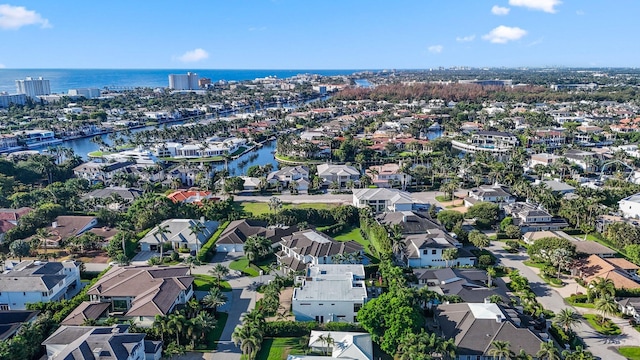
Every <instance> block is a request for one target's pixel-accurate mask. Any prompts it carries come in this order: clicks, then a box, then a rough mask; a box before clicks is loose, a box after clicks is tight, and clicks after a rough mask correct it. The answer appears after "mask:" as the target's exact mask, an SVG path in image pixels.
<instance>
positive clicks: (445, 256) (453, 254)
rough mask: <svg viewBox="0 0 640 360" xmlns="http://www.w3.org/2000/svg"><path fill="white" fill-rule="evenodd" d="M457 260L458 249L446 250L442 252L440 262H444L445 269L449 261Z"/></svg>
mask: <svg viewBox="0 0 640 360" xmlns="http://www.w3.org/2000/svg"><path fill="white" fill-rule="evenodd" d="M457 258H458V249H457V248H448V249H444V250H442V260H444V261H445V263H446V264H447V267H449V260H455V259H457Z"/></svg>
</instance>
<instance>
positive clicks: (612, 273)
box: [574, 255, 640, 289]
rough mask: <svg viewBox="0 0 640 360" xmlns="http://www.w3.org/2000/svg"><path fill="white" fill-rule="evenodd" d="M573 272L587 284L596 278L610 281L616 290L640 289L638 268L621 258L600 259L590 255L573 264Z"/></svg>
mask: <svg viewBox="0 0 640 360" xmlns="http://www.w3.org/2000/svg"><path fill="white" fill-rule="evenodd" d="M574 269H575V270H574V272H576V273H577V275H578V276H579V277H580V278H581V279H582V280H584V281H585V282H586V283H589V282H591V281H593V280H596V279H598V278H603V279H610V280H611V281H612V282H613V284H614V286H615V287H616V289H638V288H640V277H638V275H637V271H638V266H637V265H635V264H633V263H631V262H629V261H627V260H625V259H623V258H601V257H599V256H598V255H591V256H589V257H588V258H586V259H581V260H578V261H577V262H576V263H575V264H574Z"/></svg>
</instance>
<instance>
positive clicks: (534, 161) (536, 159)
mask: <svg viewBox="0 0 640 360" xmlns="http://www.w3.org/2000/svg"><path fill="white" fill-rule="evenodd" d="M560 158H562V156H558V155H554V154H547V153H539V154H532V155H531V160H530V161H529V167H530V168H533V167H534V166H536V165H543V166H549V165H552V164H553V163H555V162H556V161H558V159H560Z"/></svg>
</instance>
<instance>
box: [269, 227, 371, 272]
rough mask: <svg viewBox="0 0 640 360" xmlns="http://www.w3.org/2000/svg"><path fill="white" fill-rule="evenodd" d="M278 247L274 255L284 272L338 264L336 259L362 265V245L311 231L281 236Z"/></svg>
mask: <svg viewBox="0 0 640 360" xmlns="http://www.w3.org/2000/svg"><path fill="white" fill-rule="evenodd" d="M280 247H281V251H279V252H278V253H276V257H277V259H278V265H280V266H282V268H283V269H284V270H285V272H289V271H301V270H304V269H305V268H306V267H307V266H308V264H309V265H318V264H333V263H336V262H338V258H345V259H349V261H350V262H356V263H362V260H363V258H362V257H363V255H364V249H363V248H362V245H360V244H358V243H357V242H355V241H353V240H350V241H346V242H342V241H336V240H334V239H332V238H331V237H329V236H328V235H325V234H323V233H321V232H318V231H316V230H313V229H309V230H302V231H298V232H295V233H293V234H291V235H287V236H283V237H282V240H281V241H280ZM334 260H336V261H334Z"/></svg>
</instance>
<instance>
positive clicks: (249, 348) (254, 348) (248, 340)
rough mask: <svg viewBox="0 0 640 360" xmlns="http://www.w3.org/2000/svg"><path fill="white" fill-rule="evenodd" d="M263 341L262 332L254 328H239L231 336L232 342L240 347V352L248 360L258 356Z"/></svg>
mask: <svg viewBox="0 0 640 360" xmlns="http://www.w3.org/2000/svg"><path fill="white" fill-rule="evenodd" d="M262 339H263V334H262V331H260V329H258V328H256V327H252V326H238V327H236V329H235V330H234V331H233V334H231V340H232V341H233V343H234V344H235V345H236V346H240V350H241V351H242V353H243V354H244V355H246V356H247V359H248V360H253V359H255V356H256V354H257V353H258V351H260V345H261V344H262Z"/></svg>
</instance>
